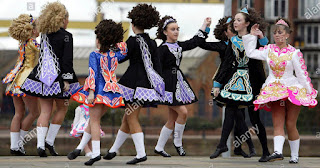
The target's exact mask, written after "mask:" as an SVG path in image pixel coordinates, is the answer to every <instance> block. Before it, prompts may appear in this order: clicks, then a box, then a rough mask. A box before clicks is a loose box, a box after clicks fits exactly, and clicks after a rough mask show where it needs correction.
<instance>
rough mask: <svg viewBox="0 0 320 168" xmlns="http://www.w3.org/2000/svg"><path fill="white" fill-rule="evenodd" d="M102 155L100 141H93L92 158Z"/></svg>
mask: <svg viewBox="0 0 320 168" xmlns="http://www.w3.org/2000/svg"><path fill="white" fill-rule="evenodd" d="M99 155H100V141H92V155H91V158H92V159H93V158H95V157H97V156H99Z"/></svg>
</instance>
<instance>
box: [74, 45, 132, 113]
mask: <svg viewBox="0 0 320 168" xmlns="http://www.w3.org/2000/svg"><path fill="white" fill-rule="evenodd" d="M117 46H118V49H116V50H109V51H107V52H106V53H100V52H99V51H94V52H92V53H91V54H90V57H89V76H88V77H87V79H86V81H85V84H84V86H83V87H82V88H80V89H79V91H77V92H76V93H75V94H73V95H72V98H73V99H74V100H76V101H77V102H79V103H83V104H85V105H88V106H90V107H93V106H94V105H95V104H104V105H106V106H108V107H111V108H117V107H121V106H124V101H123V96H122V94H123V91H122V89H121V88H120V87H119V85H118V83H117V77H116V74H115V71H116V69H117V67H118V61H121V60H123V59H125V57H126V55H127V51H128V50H127V46H126V43H124V42H121V43H118V45H117ZM89 89H90V90H93V91H94V96H95V100H94V101H93V103H92V104H88V102H87V97H88V95H89Z"/></svg>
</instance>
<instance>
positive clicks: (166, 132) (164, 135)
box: [155, 126, 173, 152]
mask: <svg viewBox="0 0 320 168" xmlns="http://www.w3.org/2000/svg"><path fill="white" fill-rule="evenodd" d="M172 131H173V130H171V129H169V128H167V127H166V126H163V127H162V129H161V132H160V136H159V139H158V143H157V146H156V148H155V150H157V151H159V152H161V151H164V146H165V145H166V143H167V141H168V139H169V138H170V135H171V133H172Z"/></svg>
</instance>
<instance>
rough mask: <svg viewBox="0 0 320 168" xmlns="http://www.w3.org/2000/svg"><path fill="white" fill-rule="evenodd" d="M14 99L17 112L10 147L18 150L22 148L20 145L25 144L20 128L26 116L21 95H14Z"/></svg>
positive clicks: (14, 117)
mask: <svg viewBox="0 0 320 168" xmlns="http://www.w3.org/2000/svg"><path fill="white" fill-rule="evenodd" d="M12 99H13V104H14V108H15V114H14V116H13V118H12V121H11V127H10V141H11V146H10V149H11V150H13V151H18V150H19V148H20V147H19V146H22V144H23V142H22V141H21V138H20V128H21V121H22V119H23V118H24V114H25V106H24V102H23V100H22V98H21V97H16V96H13V97H12Z"/></svg>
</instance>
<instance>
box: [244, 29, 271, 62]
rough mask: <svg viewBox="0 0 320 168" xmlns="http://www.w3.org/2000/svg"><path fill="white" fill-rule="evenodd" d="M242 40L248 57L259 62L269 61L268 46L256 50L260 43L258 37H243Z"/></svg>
mask: <svg viewBox="0 0 320 168" xmlns="http://www.w3.org/2000/svg"><path fill="white" fill-rule="evenodd" d="M242 40H243V46H244V49H245V51H246V55H247V57H249V58H252V59H257V60H267V56H268V51H269V50H268V46H265V47H260V48H259V49H256V47H257V41H258V39H257V36H254V35H251V34H248V35H245V36H243V37H242Z"/></svg>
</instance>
